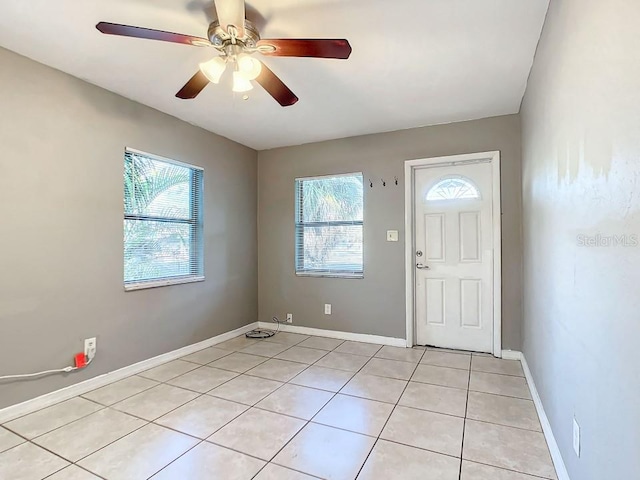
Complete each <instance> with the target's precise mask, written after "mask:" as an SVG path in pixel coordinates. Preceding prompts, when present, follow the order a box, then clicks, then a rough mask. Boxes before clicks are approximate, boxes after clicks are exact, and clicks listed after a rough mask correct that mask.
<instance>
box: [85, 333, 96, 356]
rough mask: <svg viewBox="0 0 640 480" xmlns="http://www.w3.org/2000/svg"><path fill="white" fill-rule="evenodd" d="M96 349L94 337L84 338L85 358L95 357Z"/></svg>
mask: <svg viewBox="0 0 640 480" xmlns="http://www.w3.org/2000/svg"><path fill="white" fill-rule="evenodd" d="M97 349H98V343H97V340H96V337H93V338H86V339H85V340H84V354H85V355H86V356H87V358H89V359H92V358H93V357H94V356H95V354H96V350H97Z"/></svg>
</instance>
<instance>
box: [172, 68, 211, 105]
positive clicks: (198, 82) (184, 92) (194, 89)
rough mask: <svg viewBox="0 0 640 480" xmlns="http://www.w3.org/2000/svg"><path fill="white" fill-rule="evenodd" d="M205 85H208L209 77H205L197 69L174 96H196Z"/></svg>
mask: <svg viewBox="0 0 640 480" xmlns="http://www.w3.org/2000/svg"><path fill="white" fill-rule="evenodd" d="M207 85H209V79H208V78H207V77H205V75H204V73H202V72H201V71H200V70H198V71H197V72H196V74H195V75H194V76H193V77H191V79H190V80H189V81H188V82H187V83H186V84H185V85H184V87H182V88H181V89H180V91H179V92H178V93H176V97H178V98H182V99H183V100H188V99H191V98H196V97H197V96H198V94H199V93H200V92H201V91H202V90H203V89H204V87H206V86H207Z"/></svg>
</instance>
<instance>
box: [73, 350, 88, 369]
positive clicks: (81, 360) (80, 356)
mask: <svg viewBox="0 0 640 480" xmlns="http://www.w3.org/2000/svg"><path fill="white" fill-rule="evenodd" d="M75 360H76V367H78V368H84V367H86V366H87V357H85V355H84V353H76V356H75Z"/></svg>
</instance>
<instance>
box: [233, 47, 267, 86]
mask: <svg viewBox="0 0 640 480" xmlns="http://www.w3.org/2000/svg"><path fill="white" fill-rule="evenodd" d="M236 61H237V62H238V71H239V72H240V73H241V74H242V76H243V77H245V78H246V79H247V80H255V79H256V78H258V75H260V72H261V71H262V63H260V61H259V60H257V59H256V58H253V57H252V56H251V55H248V54H246V53H241V54H239V55H238V56H237V59H236Z"/></svg>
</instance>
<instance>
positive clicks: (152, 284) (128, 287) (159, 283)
mask: <svg viewBox="0 0 640 480" xmlns="http://www.w3.org/2000/svg"><path fill="white" fill-rule="evenodd" d="M195 282H204V277H202V276H199V277H178V278H169V279H164V280H150V281H147V282H132V283H125V284H124V290H125V292H130V291H133V290H144V289H145V288H157V287H167V286H169V285H180V284H183V283H195Z"/></svg>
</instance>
